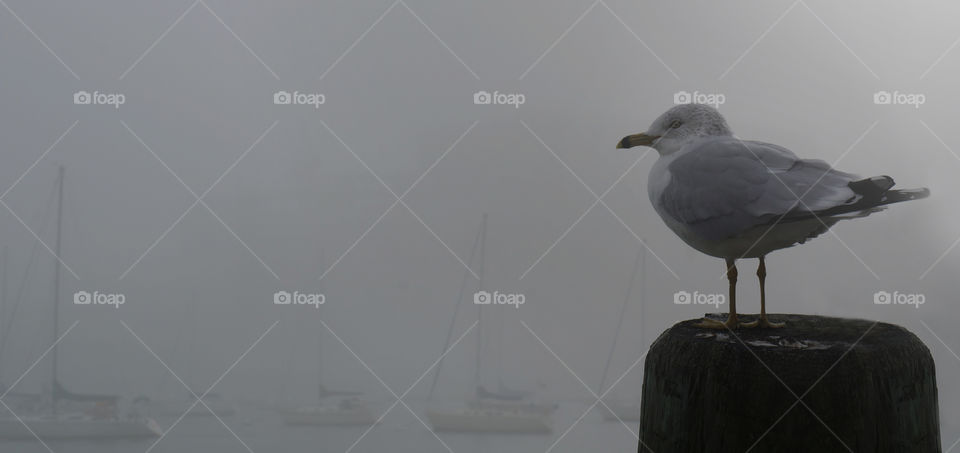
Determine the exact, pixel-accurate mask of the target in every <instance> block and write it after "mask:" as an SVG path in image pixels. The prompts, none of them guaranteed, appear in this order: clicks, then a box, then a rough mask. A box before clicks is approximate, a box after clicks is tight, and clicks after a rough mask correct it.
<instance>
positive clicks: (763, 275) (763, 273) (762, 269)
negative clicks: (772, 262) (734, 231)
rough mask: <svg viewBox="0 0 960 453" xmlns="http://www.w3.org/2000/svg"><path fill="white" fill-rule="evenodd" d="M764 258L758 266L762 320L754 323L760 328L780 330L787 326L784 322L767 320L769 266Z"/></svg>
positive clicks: (761, 258)
mask: <svg viewBox="0 0 960 453" xmlns="http://www.w3.org/2000/svg"><path fill="white" fill-rule="evenodd" d="M763 258H764V257H762V256H761V257H760V264H759V265H758V266H757V278H759V279H760V319H758V320H757V321H754V323H757V324H758V325H759V326H760V327H765V328H771V329H775V328H780V327H783V326H784V325H785V324H784V323H782V322H771V321H770V320H769V319H767V290H766V281H767V264H766V262H765V261H764V259H763ZM751 327H752V326H751Z"/></svg>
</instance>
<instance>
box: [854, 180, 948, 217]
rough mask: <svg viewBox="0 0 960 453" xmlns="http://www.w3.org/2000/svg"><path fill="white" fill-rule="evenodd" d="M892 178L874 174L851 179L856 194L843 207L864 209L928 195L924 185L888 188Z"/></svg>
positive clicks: (891, 184)
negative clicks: (908, 187) (869, 176)
mask: <svg viewBox="0 0 960 453" xmlns="http://www.w3.org/2000/svg"><path fill="white" fill-rule="evenodd" d="M893 184H894V182H893V178H891V177H889V176H874V177H872V178H867V179H861V180H859V181H851V182H850V184H849V187H850V190H853V193H855V194H857V197H855V198H854V199H853V200H851V201H853V203H850V204H849V205H844V206H838V207H844V208H848V207H849V208H854V209H856V208H857V207H865V208H866V209H869V208H875V207H878V206H885V205H888V204H893V203H900V202H901V201H910V200H919V199H921V198H927V197H929V196H930V189H927V188H926V187H923V188H920V189H897V190H890V188H891V187H893Z"/></svg>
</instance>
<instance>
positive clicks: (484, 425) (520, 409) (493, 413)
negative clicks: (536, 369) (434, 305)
mask: <svg viewBox="0 0 960 453" xmlns="http://www.w3.org/2000/svg"><path fill="white" fill-rule="evenodd" d="M486 238H487V216H486V214H484V215H483V222H482V224H481V226H480V232H479V233H478V235H477V239H476V240H475V242H474V245H473V248H472V249H471V251H470V257H469V258H468V262H470V261H472V260H473V254H474V252H476V251H477V250H479V255H480V259H479V261H480V266H479V275H478V277H479V283H478V290H482V289H483V274H484V269H483V268H484V261H485V257H484V249H485V246H486ZM467 278H468V276H467V275H465V276H464V281H463V284H462V285H461V288H460V295H459V297H458V299H457V305H456V308H455V310H454V314H453V319H452V320H451V321H450V327H449V328H448V332H447V341H446V343H445V344H444V349H443V350H444V351H446V350H447V348H448V347H449V344H450V338H451V334H452V332H453V324H454V323H455V322H456V319H457V313H458V312H459V309H460V304H461V303H462V302H463V300H464V288H465V287H466V282H467ZM482 307H483V305H477V326H476V329H477V331H476V335H477V352H476V360H475V362H476V365H475V368H474V371H475V372H474V381H475V383H476V386H475V387H474V398H473V399H471V400H468V401H467V402H466V405H465V406H466V407H464V408H461V409H453V410H446V409H432V408H431V409H427V411H426V415H427V419H428V420H429V421H430V424H431V425H432V426H433V429H434V430H435V431H454V432H478V433H479V432H489V433H517V434H521V433H522V434H547V433H550V432H551V431H552V430H553V428H552V422H551V419H550V414H551V413H553V411H554V410H556V408H557V405H556V404H547V403H538V402H533V401H531V400H529V396H530V393H529V392H521V391H516V390H513V389H509V388H507V387H506V386H505V385H504V384H503V382H502V381H498V389H497V392H492V391H489V390H487V389H486V388H485V387H484V386H483V385H482V384H481V383H480V371H481V370H482V369H483V366H482V363H481V358H482V356H483V342H482V340H483V336H482V332H483V326H482V323H483V316H482ZM442 363H443V362H442V360H441V361H440V362H439V363H437V369H436V371H435V372H434V377H433V382H432V384H431V386H430V394H429V395H430V397H432V396H433V392H434V389H435V388H436V384H437V378H438V376H439V375H440V367H441V365H442ZM430 397H428V401H429V399H430Z"/></svg>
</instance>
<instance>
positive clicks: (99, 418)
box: [0, 167, 163, 440]
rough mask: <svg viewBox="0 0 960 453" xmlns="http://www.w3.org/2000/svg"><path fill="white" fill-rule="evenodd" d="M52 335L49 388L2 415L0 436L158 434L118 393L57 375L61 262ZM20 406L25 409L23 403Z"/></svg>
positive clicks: (59, 184)
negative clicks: (67, 382) (75, 387)
mask: <svg viewBox="0 0 960 453" xmlns="http://www.w3.org/2000/svg"><path fill="white" fill-rule="evenodd" d="M63 176H64V170H63V167H60V169H59V174H58V178H57V223H56V226H57V236H56V244H55V247H54V251H55V252H54V253H55V254H56V256H57V257H60V256H61V255H60V242H61V238H62V234H61V229H62V224H63V220H62V213H63ZM53 288H54V291H53V293H54V297H53V335H52V336H51V340H50V341H51V342H52V343H53V346H51V349H50V359H51V373H50V375H51V381H50V386H49V390H48V392H47V394H46V395H43V396H42V397H41V398H40V399H39V400H37V401H35V402H36V404H35V407H32V408H26V409H27V411H28V412H29V413H26V414H17V415H18V416H15V417H11V416H7V417H4V418H0V439H2V440H24V439H34V438H40V439H98V440H106V439H118V438H146V437H157V436H160V435H162V434H163V430H162V429H161V428H160V426H159V425H157V423H156V422H154V421H153V420H150V419H146V418H143V417H141V416H139V415H137V414H127V415H125V416H121V415H120V414H119V411H118V407H117V406H118V404H117V403H118V400H119V397H117V396H113V395H92V394H79V393H73V392H70V391H68V390H67V389H65V388H64V387H63V386H62V385H61V384H60V381H59V379H58V377H59V373H58V367H57V365H58V360H57V356H58V352H59V351H58V349H59V347H58V343H57V339H58V338H59V337H60V335H61V334H60V327H59V314H60V264H59V263H58V264H56V265H55V267H54V277H53ZM20 409H24V408H23V407H21V408H20Z"/></svg>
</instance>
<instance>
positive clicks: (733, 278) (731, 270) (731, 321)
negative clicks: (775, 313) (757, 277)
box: [694, 258, 742, 329]
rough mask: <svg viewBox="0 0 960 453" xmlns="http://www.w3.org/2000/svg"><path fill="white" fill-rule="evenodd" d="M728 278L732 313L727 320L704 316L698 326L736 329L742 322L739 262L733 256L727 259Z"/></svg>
mask: <svg viewBox="0 0 960 453" xmlns="http://www.w3.org/2000/svg"><path fill="white" fill-rule="evenodd" d="M726 263H727V280H728V281H729V282H730V315H729V316H728V317H727V321H726V322H720V321H715V320H713V319H708V318H703V320H702V321H700V322H699V323H697V324H694V325H695V326H696V327H702V328H704V329H736V328H737V327H740V326H741V325H742V324H741V323H740V320H739V319H738V318H737V263H736V261H735V260H733V259H732V258H728V259H727V261H726Z"/></svg>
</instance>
